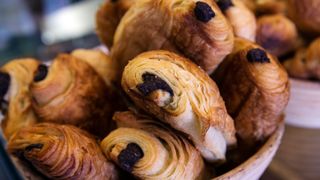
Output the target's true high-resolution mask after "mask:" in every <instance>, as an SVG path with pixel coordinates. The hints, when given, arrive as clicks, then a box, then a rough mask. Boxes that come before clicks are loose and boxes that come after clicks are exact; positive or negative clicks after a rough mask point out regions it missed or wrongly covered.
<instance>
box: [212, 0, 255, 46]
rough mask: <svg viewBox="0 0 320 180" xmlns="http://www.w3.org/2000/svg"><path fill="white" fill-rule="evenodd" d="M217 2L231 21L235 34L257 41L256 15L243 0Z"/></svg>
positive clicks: (221, 0) (220, 0) (219, 0)
mask: <svg viewBox="0 0 320 180" xmlns="http://www.w3.org/2000/svg"><path fill="white" fill-rule="evenodd" d="M217 4H218V6H219V8H220V9H221V11H222V12H223V13H224V14H225V16H226V18H227V19H228V20H229V21H230V23H231V25H232V27H233V32H234V34H235V36H237V37H242V38H245V39H248V40H251V41H255V39H256V30H257V23H256V17H255V15H254V13H253V12H252V11H251V10H250V9H249V8H248V7H247V6H246V5H245V3H244V2H243V1H242V0H218V1H217Z"/></svg>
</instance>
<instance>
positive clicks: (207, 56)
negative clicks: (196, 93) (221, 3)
mask: <svg viewBox="0 0 320 180" xmlns="http://www.w3.org/2000/svg"><path fill="white" fill-rule="evenodd" d="M233 41H234V38H233V32H232V27H231V25H230V24H229V23H228V21H227V19H226V18H225V17H224V15H223V14H222V13H221V11H220V10H219V8H218V6H217V4H216V3H215V1H213V0H203V1H197V0H184V1H181V0H143V1H138V2H136V3H135V4H134V5H133V6H132V7H131V8H130V9H129V10H128V12H127V13H126V14H125V15H124V17H123V18H122V20H121V22H120V24H119V26H118V28H117V31H116V34H115V37H114V45H113V48H112V49H111V58H112V59H113V60H114V61H116V62H117V63H118V67H117V69H119V70H118V72H119V73H120V75H121V72H122V71H123V68H124V67H125V65H126V64H127V63H128V61H129V60H131V59H133V58H134V57H135V56H137V55H139V54H140V53H142V52H145V51H148V50H159V49H163V50H170V51H173V52H176V53H180V54H183V55H184V56H186V57H188V58H190V59H191V60H193V61H194V62H195V63H196V64H198V65H199V66H201V67H202V68H203V69H204V70H205V71H207V72H212V71H213V70H214V69H215V68H216V67H217V65H218V64H219V63H220V62H221V61H222V60H223V58H224V57H225V56H226V55H227V54H229V53H230V52H231V51H232V47H233ZM120 75H119V76H120Z"/></svg>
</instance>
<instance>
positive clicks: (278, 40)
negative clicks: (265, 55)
mask: <svg viewBox="0 0 320 180" xmlns="http://www.w3.org/2000/svg"><path fill="white" fill-rule="evenodd" d="M256 41H257V43H258V44H260V45H261V46H262V47H264V48H265V49H266V50H267V51H268V52H270V53H271V54H273V55H276V56H278V57H279V56H282V55H285V54H286V53H289V52H290V51H293V50H294V49H295V48H296V47H297V46H298V43H299V41H298V33H297V29H296V26H295V25H294V23H293V22H292V21H291V20H289V19H288V18H286V17H285V16H284V15H281V14H276V15H265V16H261V17H260V18H258V29H257V37H256Z"/></svg>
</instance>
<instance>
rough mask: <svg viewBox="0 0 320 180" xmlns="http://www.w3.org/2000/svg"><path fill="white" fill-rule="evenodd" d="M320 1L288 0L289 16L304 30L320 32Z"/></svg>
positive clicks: (316, 33)
mask: <svg viewBox="0 0 320 180" xmlns="http://www.w3.org/2000/svg"><path fill="white" fill-rule="evenodd" d="M319 9H320V1H319V0H288V14H289V17H291V18H292V19H293V21H294V22H295V23H296V24H297V26H298V28H299V29H301V30H302V31H304V32H306V33H309V34H308V35H310V33H314V35H319V34H320V11H319Z"/></svg>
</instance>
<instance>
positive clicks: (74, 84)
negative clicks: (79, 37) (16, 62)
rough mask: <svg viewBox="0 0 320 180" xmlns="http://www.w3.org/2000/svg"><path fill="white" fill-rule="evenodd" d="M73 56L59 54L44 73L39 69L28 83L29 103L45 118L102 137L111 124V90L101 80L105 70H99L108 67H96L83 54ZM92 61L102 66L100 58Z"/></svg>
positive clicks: (103, 77) (112, 98) (46, 120)
mask: <svg viewBox="0 0 320 180" xmlns="http://www.w3.org/2000/svg"><path fill="white" fill-rule="evenodd" d="M78 53H79V52H74V53H73V54H78ZM80 54H81V53H79V55H80ZM76 56H77V55H68V54H60V55H58V57H56V58H55V59H54V61H53V62H52V65H51V66H50V68H49V69H48V70H47V71H48V73H46V74H43V73H42V72H39V74H41V76H40V77H39V79H36V80H35V81H34V82H33V83H32V85H31V93H32V96H33V99H34V101H33V107H34V109H35V111H36V113H37V114H38V115H39V117H41V118H42V119H43V120H44V121H45V122H55V123H62V124H72V125H75V126H77V127H80V128H83V129H86V130H88V131H89V132H91V133H93V134H95V135H98V136H100V137H104V136H105V135H106V134H107V133H108V131H110V130H111V128H112V124H111V123H112V122H110V121H109V119H111V117H112V113H113V106H114V105H113V104H112V102H113V100H114V92H113V89H112V88H111V87H110V86H109V85H108V83H110V82H107V80H105V79H106V78H108V74H107V73H106V74H104V75H105V76H101V75H99V73H102V72H108V71H107V70H104V69H97V71H96V70H95V69H94V68H92V66H90V64H89V63H87V62H86V61H84V60H82V58H84V59H85V58H86V56H82V58H76ZM95 63H97V65H99V64H101V68H103V67H105V65H104V62H103V59H101V62H97V61H94V60H93V61H92V64H91V65H93V64H95ZM100 70H101V71H100ZM105 82H107V83H105Z"/></svg>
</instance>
